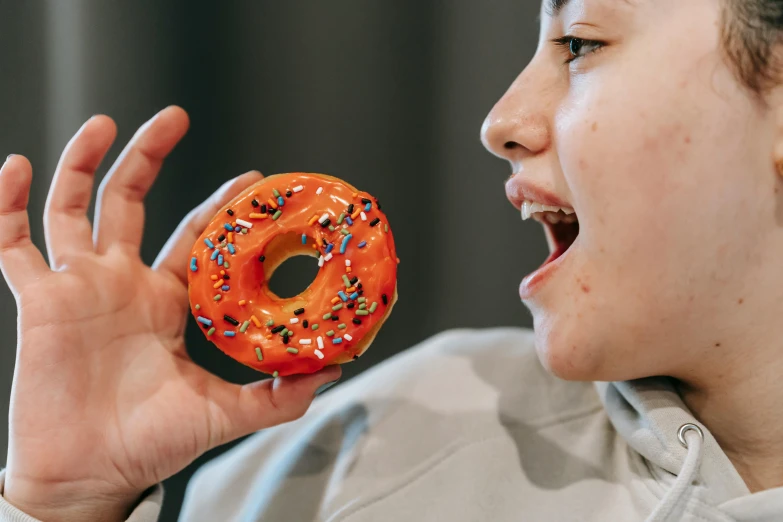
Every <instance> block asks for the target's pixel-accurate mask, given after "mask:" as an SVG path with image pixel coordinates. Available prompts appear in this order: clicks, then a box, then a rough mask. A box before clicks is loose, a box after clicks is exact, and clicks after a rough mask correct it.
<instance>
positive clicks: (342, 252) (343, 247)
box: [340, 234, 353, 254]
mask: <svg viewBox="0 0 783 522" xmlns="http://www.w3.org/2000/svg"><path fill="white" fill-rule="evenodd" d="M352 237H353V235H352V234H348V235H347V236H345V237H344V238H343V244H342V245H340V253H341V254H345V247H347V246H348V240H349V239H351V238H352Z"/></svg>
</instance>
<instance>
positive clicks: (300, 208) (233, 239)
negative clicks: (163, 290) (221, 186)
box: [188, 172, 399, 377]
mask: <svg viewBox="0 0 783 522" xmlns="http://www.w3.org/2000/svg"><path fill="white" fill-rule="evenodd" d="M296 255H309V256H313V257H317V258H318V266H319V267H320V269H319V271H318V275H317V276H316V278H315V280H314V281H313V283H312V284H311V285H310V286H309V287H308V288H307V289H306V290H305V291H303V292H302V293H301V294H299V295H297V296H295V297H292V298H290V299H282V298H280V297H278V296H277V295H275V294H274V293H273V292H272V291H271V290H270V289H269V285H268V282H269V279H270V278H271V277H272V274H273V273H274V271H275V269H276V268H277V267H278V266H280V264H282V263H283V262H284V261H285V260H286V259H288V258H290V257H292V256H296ZM398 262H399V259H398V258H397V253H396V250H395V248H394V238H393V237H392V233H391V229H390V228H389V225H388V222H387V220H386V215H385V214H384V213H383V212H381V208H380V205H379V204H378V200H377V199H374V198H372V197H371V196H370V195H369V194H367V193H364V192H359V191H358V190H356V189H355V188H353V187H352V186H351V185H349V184H347V183H345V182H344V181H342V180H339V179H337V178H334V177H331V176H326V175H324V174H307V173H301V172H296V173H291V174H277V175H274V176H269V177H267V178H264V179H263V180H261V181H259V182H258V183H256V184H255V185H253V186H251V187H249V188H247V189H246V190H245V191H244V192H242V193H241V194H240V195H239V196H237V197H236V198H234V200H233V201H231V202H230V203H229V204H228V205H226V206H225V207H223V208H222V209H221V210H220V212H218V214H217V215H216V216H215V218H214V219H213V220H212V222H211V223H210V224H209V226H208V227H207V229H206V230H205V231H204V233H203V234H202V235H201V237H200V238H199V239H198V241H197V242H196V244H195V245H193V250H192V252H191V259H190V270H189V272H188V292H189V295H190V307H191V311H192V312H193V315H194V316H195V317H196V320H197V321H198V323H199V324H200V326H201V327H202V328H203V330H204V333H205V334H206V336H207V338H208V339H210V340H211V341H212V342H213V343H215V344H216V345H217V347H218V348H220V349H221V350H222V351H223V352H224V353H226V354H227V355H228V356H230V357H232V358H234V359H236V360H237V361H239V362H241V363H242V364H245V365H247V366H250V367H251V368H255V369H256V370H259V371H262V372H264V373H271V374H272V375H273V376H275V377H277V376H278V375H281V376H285V375H293V374H298V373H313V372H316V371H318V370H320V369H321V368H323V367H324V366H327V365H330V364H341V363H345V362H349V361H352V360H353V359H356V358H358V357H359V356H360V355H361V354H362V353H364V351H365V350H366V349H367V348H368V347H369V346H370V343H372V341H373V339H374V338H375V335H376V334H377V333H378V330H379V329H380V327H381V325H382V324H383V322H384V321H385V320H386V318H387V317H388V316H389V313H390V312H391V309H392V305H393V304H394V303H395V301H396V300H397V263H398Z"/></svg>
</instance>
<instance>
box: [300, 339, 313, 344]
mask: <svg viewBox="0 0 783 522" xmlns="http://www.w3.org/2000/svg"><path fill="white" fill-rule="evenodd" d="M311 342H313V341H312V340H311V339H299V344H310V343H311Z"/></svg>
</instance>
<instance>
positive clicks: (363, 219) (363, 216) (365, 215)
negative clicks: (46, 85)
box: [237, 212, 367, 223]
mask: <svg viewBox="0 0 783 522" xmlns="http://www.w3.org/2000/svg"><path fill="white" fill-rule="evenodd" d="M359 215H360V216H361V217H362V221H367V214H365V213H364V212H362V213H361V214H359ZM237 223H239V221H237Z"/></svg>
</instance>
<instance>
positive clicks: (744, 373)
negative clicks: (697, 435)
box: [679, 352, 783, 492]
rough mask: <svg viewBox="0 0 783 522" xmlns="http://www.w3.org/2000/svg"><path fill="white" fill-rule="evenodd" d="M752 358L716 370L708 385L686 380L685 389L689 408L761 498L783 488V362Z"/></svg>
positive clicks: (682, 385) (704, 381)
mask: <svg viewBox="0 0 783 522" xmlns="http://www.w3.org/2000/svg"><path fill="white" fill-rule="evenodd" d="M755 355H756V358H757V359H758V358H760V357H759V355H760V354H755ZM752 358H753V355H751V354H749V353H747V352H746V353H743V354H742V358H741V359H742V360H734V361H730V362H729V363H728V364H726V365H725V367H723V368H720V369H714V368H713V369H712V371H711V372H710V376H709V378H707V379H698V378H694V379H690V380H687V379H686V380H680V381H679V388H680V393H681V395H682V398H683V400H684V402H685V404H687V406H688V408H690V410H691V411H692V412H693V413H694V415H695V416H696V418H697V419H699V421H700V422H702V423H703V424H704V425H705V426H707V427H708V428H709V430H710V432H711V433H712V435H713V436H714V437H715V439H716V440H717V441H718V443H719V444H720V446H721V449H723V451H724V452H725V453H726V455H727V456H728V457H729V459H730V460H731V462H732V463H733V464H734V467H735V468H736V469H737V472H738V473H739V474H740V476H741V477H742V479H743V480H744V481H745V484H746V485H747V486H748V489H750V491H751V492H756V491H762V490H765V489H769V488H774V487H779V486H783V459H781V458H780V456H781V455H783V417H781V416H780V404H783V384H780V381H779V379H780V377H779V376H780V375H781V372H783V361H781V360H780V359H781V358H780V357H779V356H778V357H775V354H771V356H770V357H769V360H765V361H758V360H757V361H752V360H751V359H752ZM753 362H755V363H757V364H751V363H753Z"/></svg>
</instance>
